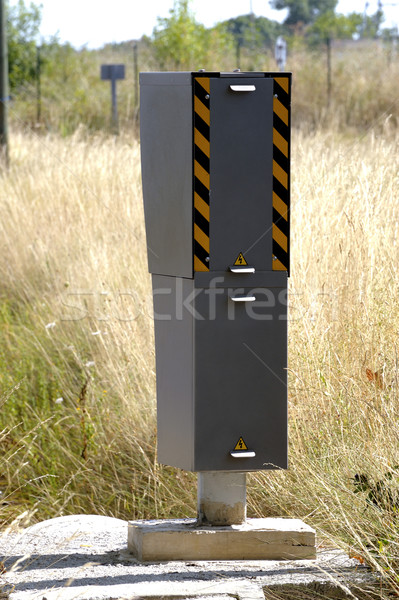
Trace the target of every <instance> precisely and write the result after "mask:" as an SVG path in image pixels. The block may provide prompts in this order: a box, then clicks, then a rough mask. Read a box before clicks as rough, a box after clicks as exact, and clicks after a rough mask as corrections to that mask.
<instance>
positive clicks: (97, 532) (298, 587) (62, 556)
mask: <svg viewBox="0 0 399 600" xmlns="http://www.w3.org/2000/svg"><path fill="white" fill-rule="evenodd" d="M0 555H1V557H2V558H1V560H2V561H3V564H4V567H5V572H3V573H2V575H1V580H0V582H1V584H0V590H1V589H2V592H0V599H1V598H9V599H10V600H33V599H35V600H56V599H62V600H72V599H82V600H108V599H109V600H111V599H114V598H115V599H117V598H121V599H122V598H124V599H133V598H152V599H154V598H179V599H184V598H196V599H197V600H200V599H201V600H202V599H204V598H206V600H213V599H216V598H217V599H218V600H225V599H226V598H233V597H234V598H239V599H240V600H260V599H262V600H263V599H264V598H265V595H266V598H268V597H270V598H271V597H272V596H273V597H274V598H275V597H276V595H275V594H276V593H277V592H278V593H279V597H283V596H284V597H286V598H293V597H294V596H295V598H299V597H300V598H305V597H306V598H309V599H310V598H314V597H315V596H316V595H318V594H319V593H321V594H323V595H325V596H327V597H328V598H344V597H348V593H350V592H349V589H348V587H349V588H350V590H351V591H352V592H353V593H354V594H355V596H358V597H361V595H362V594H359V590H366V589H370V588H372V587H373V586H374V584H375V581H376V580H375V577H374V576H373V575H372V574H371V573H370V572H369V571H368V569H367V568H366V567H365V566H364V565H360V564H359V563H358V561H356V560H350V559H348V557H347V556H346V555H344V554H343V553H342V552H340V551H337V550H335V551H319V552H318V558H317V560H316V561H308V560H302V561H213V562H206V561H200V562H199V561H198V562H188V561H187V562H184V561H180V562H167V563H139V562H138V561H137V560H135V559H134V558H133V557H132V555H130V554H129V553H128V550H127V521H121V520H119V519H113V518H111V517H102V516H96V515H72V516H67V517H59V518H56V519H50V520H48V521H43V522H42V523H37V524H36V525H33V526H31V527H28V528H27V529H24V530H22V531H21V532H18V533H8V534H5V535H3V536H2V537H1V538H0ZM300 591H301V594H300V596H298V593H299V592H300ZM270 594H271V595H270ZM286 594H288V595H286ZM309 594H310V595H309ZM352 598H353V596H352Z"/></svg>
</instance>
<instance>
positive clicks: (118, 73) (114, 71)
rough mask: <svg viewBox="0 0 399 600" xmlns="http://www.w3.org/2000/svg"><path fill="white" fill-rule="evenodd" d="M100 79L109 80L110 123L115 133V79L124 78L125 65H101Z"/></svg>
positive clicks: (116, 118)
mask: <svg viewBox="0 0 399 600" xmlns="http://www.w3.org/2000/svg"><path fill="white" fill-rule="evenodd" d="M101 79H102V80H103V81H106V80H110V81H111V123H112V129H113V130H114V132H115V133H117V132H118V102H117V97H116V81H117V80H118V79H125V65H101Z"/></svg>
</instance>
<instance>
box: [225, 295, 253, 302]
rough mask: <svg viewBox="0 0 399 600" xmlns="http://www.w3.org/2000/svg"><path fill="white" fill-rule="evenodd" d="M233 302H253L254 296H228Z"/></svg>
mask: <svg viewBox="0 0 399 600" xmlns="http://www.w3.org/2000/svg"><path fill="white" fill-rule="evenodd" d="M230 300H232V301H233V302H255V300H256V297H255V296H230Z"/></svg>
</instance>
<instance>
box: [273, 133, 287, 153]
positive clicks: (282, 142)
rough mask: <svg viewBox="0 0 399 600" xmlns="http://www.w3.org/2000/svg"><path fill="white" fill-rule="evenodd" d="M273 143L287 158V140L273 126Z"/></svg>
mask: <svg viewBox="0 0 399 600" xmlns="http://www.w3.org/2000/svg"><path fill="white" fill-rule="evenodd" d="M273 144H274V145H275V146H277V148H278V149H279V150H280V152H282V153H283V154H284V156H286V157H287V158H288V141H287V140H286V139H284V138H283V136H282V135H281V134H280V133H279V132H278V131H277V129H275V128H274V127H273Z"/></svg>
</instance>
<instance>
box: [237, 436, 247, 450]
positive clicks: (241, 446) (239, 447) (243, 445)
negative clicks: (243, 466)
mask: <svg viewBox="0 0 399 600" xmlns="http://www.w3.org/2000/svg"><path fill="white" fill-rule="evenodd" d="M234 450H248V446H247V445H246V443H245V442H244V440H243V439H242V437H240V439H239V440H238V442H237V443H236V445H235V446H234Z"/></svg>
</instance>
